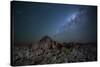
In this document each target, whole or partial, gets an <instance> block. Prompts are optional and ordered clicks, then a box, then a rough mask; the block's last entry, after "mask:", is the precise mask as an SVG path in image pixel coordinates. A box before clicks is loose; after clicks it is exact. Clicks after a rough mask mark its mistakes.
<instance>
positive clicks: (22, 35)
mask: <svg viewBox="0 0 100 67" xmlns="http://www.w3.org/2000/svg"><path fill="white" fill-rule="evenodd" d="M12 21H13V22H12V25H14V26H13V28H12V29H13V32H14V38H15V39H14V40H15V42H35V41H38V40H40V39H41V38H42V37H43V36H45V35H47V36H50V37H51V38H52V39H54V40H56V41H61V42H65V41H68V42H72V41H75V42H95V41H96V39H97V7H96V6H85V5H69V4H49V3H36V2H33V3H32V2H13V3H12Z"/></svg>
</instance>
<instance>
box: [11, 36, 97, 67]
mask: <svg viewBox="0 0 100 67" xmlns="http://www.w3.org/2000/svg"><path fill="white" fill-rule="evenodd" d="M96 60H97V46H96V43H84V44H82V43H62V44H61V43H57V42H56V41H53V40H52V39H51V38H50V37H48V36H45V37H43V38H42V39H41V40H40V41H39V42H37V43H35V44H31V45H29V46H28V47H17V46H16V47H14V48H13V51H12V65H14V66H19V65H20V66H21V65H40V64H56V63H71V62H87V61H96Z"/></svg>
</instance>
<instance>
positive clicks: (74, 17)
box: [54, 8, 87, 36]
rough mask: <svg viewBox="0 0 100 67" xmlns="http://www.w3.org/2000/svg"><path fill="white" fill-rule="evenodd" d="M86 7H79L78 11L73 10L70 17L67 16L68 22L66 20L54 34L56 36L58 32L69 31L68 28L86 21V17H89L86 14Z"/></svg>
mask: <svg viewBox="0 0 100 67" xmlns="http://www.w3.org/2000/svg"><path fill="white" fill-rule="evenodd" d="M86 13H87V12H86V9H83V8H81V9H79V10H78V11H76V12H73V13H72V14H71V15H70V16H69V17H68V18H66V19H67V20H66V22H64V23H63V24H62V25H61V26H60V27H59V28H58V29H57V31H56V33H55V34H54V35H55V36H56V35H57V34H61V33H64V32H65V31H67V30H68V29H72V27H73V26H76V25H79V24H82V23H85V21H86V19H87V15H86ZM84 20H85V21H84Z"/></svg>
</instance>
